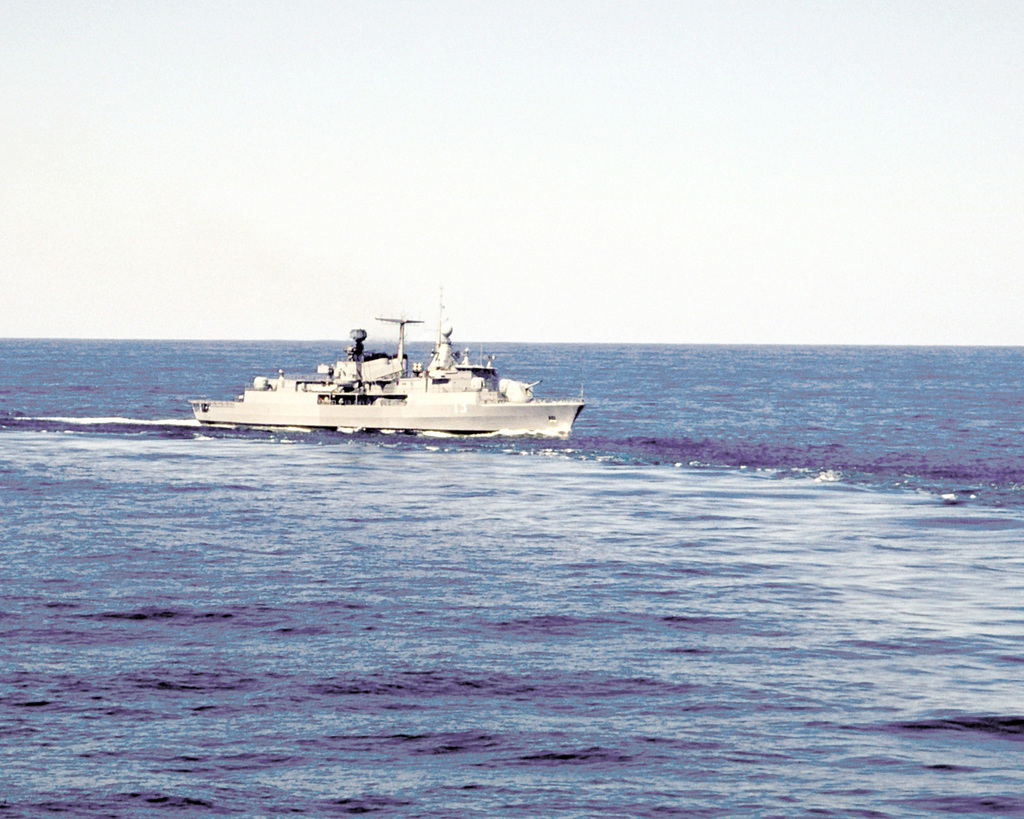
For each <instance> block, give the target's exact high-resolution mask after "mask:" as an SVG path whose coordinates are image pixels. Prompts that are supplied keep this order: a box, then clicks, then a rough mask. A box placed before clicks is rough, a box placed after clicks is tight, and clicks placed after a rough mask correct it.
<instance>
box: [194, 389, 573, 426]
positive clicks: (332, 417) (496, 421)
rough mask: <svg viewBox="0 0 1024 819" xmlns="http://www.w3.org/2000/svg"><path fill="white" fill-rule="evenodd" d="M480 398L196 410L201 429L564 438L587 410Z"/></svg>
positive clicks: (313, 399) (204, 405)
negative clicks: (217, 426) (229, 427)
mask: <svg viewBox="0 0 1024 819" xmlns="http://www.w3.org/2000/svg"><path fill="white" fill-rule="evenodd" d="M275 392H276V391H275ZM477 396H478V399H477V400H474V397H473V396H472V395H470V396H467V395H464V394H458V393H448V394H438V395H437V396H436V397H435V396H430V397H429V398H428V397H427V396H425V395H424V396H421V397H420V399H419V400H416V401H410V400H408V399H406V400H402V399H401V398H394V397H385V396H381V397H380V398H377V399H376V400H374V401H367V403H363V404H359V403H355V402H354V403H352V404H343V403H338V404H335V403H332V402H331V400H330V399H331V398H332V397H333V396H331V395H330V393H311V392H299V391H296V392H295V393H293V394H292V395H291V396H287V398H285V399H284V400H282V398H283V397H282V396H279V395H276V394H274V393H267V392H262V391H257V390H246V392H245V394H244V395H243V396H242V397H241V398H240V399H236V400H234V401H202V400H197V401H193V402H192V410H193V412H194V414H195V417H196V420H197V421H199V423H201V424H225V425H232V426H262V427H305V428H310V429H338V430H372V431H379V430H394V431H399V432H449V433H456V434H461V435H473V434H480V433H488V432H490V433H508V434H514V433H532V434H541V435H559V436H565V435H568V434H569V431H570V429H571V428H572V424H573V422H574V421H575V420H576V416H577V415H579V413H580V411H581V410H582V409H583V402H581V401H578V400H564V401H531V402H529V403H512V402H510V401H502V400H498V399H495V398H490V399H488V397H487V396H479V394H477Z"/></svg>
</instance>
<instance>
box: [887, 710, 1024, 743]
mask: <svg viewBox="0 0 1024 819" xmlns="http://www.w3.org/2000/svg"><path fill="white" fill-rule="evenodd" d="M882 730H887V731H893V732H896V733H902V734H906V735H911V736H912V735H915V734H930V733H934V732H954V733H957V734H965V735H971V734H975V735H984V736H987V737H995V738H998V739H1007V740H1011V741H1014V742H1020V741H1024V716H1016V715H1014V716H1001V715H976V716H975V715H964V716H955V717H941V718H936V719H923V720H912V721H906V722H896V723H891V724H888V725H886V726H884V727H883V729H882Z"/></svg>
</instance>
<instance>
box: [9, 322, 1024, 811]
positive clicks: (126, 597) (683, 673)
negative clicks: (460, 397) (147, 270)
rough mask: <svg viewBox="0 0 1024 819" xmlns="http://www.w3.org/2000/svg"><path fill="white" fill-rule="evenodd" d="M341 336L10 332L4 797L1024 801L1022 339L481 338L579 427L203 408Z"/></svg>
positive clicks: (286, 802) (324, 806)
mask: <svg viewBox="0 0 1024 819" xmlns="http://www.w3.org/2000/svg"><path fill="white" fill-rule="evenodd" d="M340 346H341V345H334V344H329V343H323V344H317V343H252V342H245V343H243V342H230V343H229V342H191V343H184V342H139V341H132V342H100V341H80V342H76V341H64V340H61V341H36V340H32V341H29V340H3V341H0V349H2V352H3V360H4V362H5V366H4V371H3V374H2V375H0V491H2V495H0V500H2V504H3V511H2V513H0V514H2V516H3V517H2V527H0V817H38V816H51V815H62V816H69V817H93V816H113V817H162V816H170V815H174V816H248V817H261V816H281V815H286V814H292V815H300V816H345V815H354V814H361V813H370V814H373V815H379V816H453V817H476V816H479V817H483V816H502V817H503V816H510V817H511V816H559V817H562V816H564V817H589V816H616V817H661V816H687V817H690V816H696V817H702V816H727V817H732V816H759V817H769V816H780V817H791V816H815V817H853V816H857V817H861V816H873V817H905V816H937V815H938V816H1024V400H1022V397H1021V395H1022V379H1024V350H1022V349H1017V348H1005V349H998V348H984V349H925V348H838V347H837V348H808V347H802V348H801V347H794V348H778V347H776V348H773V347H768V348H754V347H735V348H730V347H682V346H680V347H667V348H661V347H653V346H651V347H648V346H625V347H619V346H615V345H581V346H573V345H488V347H487V348H486V349H487V350H489V351H492V352H493V351H497V352H498V354H499V355H498V358H497V361H496V363H497V365H498V366H499V368H500V369H502V370H503V372H507V374H509V375H511V376H513V377H518V378H521V379H522V380H526V381H534V380H537V379H543V382H542V384H541V385H540V386H539V387H538V388H537V392H538V394H544V395H566V394H575V393H576V392H578V391H579V389H580V387H581V385H582V387H583V389H584V393H585V396H586V400H587V407H586V409H585V410H584V411H583V414H582V415H581V416H580V418H579V420H578V422H577V425H576V427H575V428H574V430H573V434H572V436H571V437H569V438H568V439H565V440H562V439H550V438H533V437H481V438H456V437H437V436H405V435H371V434H344V433H336V432H311V431H303V430H279V431H273V430H240V429H239V430H235V429H214V428H200V427H198V426H197V425H195V424H194V423H193V422H192V421H191V420H190V414H189V409H188V406H187V403H186V399H188V398H198V397H208V398H228V397H231V396H232V395H234V394H235V393H237V392H239V391H240V389H241V387H242V385H243V384H244V383H245V382H247V381H249V380H250V379H251V378H252V377H253V375H257V374H268V373H274V372H276V370H277V368H278V367H282V368H284V369H286V370H306V369H309V367H310V365H311V364H315V363H317V362H318V361H320V360H329V359H331V358H332V357H334V356H335V355H336V354H337V351H338V348H339V347H340ZM416 352H417V351H415V350H414V351H413V355H412V357H413V359H415V358H416ZM419 352H420V355H422V351H419Z"/></svg>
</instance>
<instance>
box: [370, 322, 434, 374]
mask: <svg viewBox="0 0 1024 819" xmlns="http://www.w3.org/2000/svg"><path fill="white" fill-rule="evenodd" d="M377 321H383V322H386V323H388V324H397V325H398V352H397V353H395V358H397V359H398V366H399V367H401V368H402V375H405V325H406V324H422V323H423V322H422V321H420V320H419V319H410V318H385V317H383V316H377Z"/></svg>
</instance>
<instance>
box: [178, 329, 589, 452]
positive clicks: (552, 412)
mask: <svg viewBox="0 0 1024 819" xmlns="http://www.w3.org/2000/svg"><path fill="white" fill-rule="evenodd" d="M377 320H378V321H382V322H387V323H391V324H397V325H398V350H397V352H396V353H395V355H393V356H392V355H388V354H387V353H375V352H368V351H367V350H366V349H365V348H364V346H363V342H364V341H366V331H365V330H353V331H352V333H351V338H352V341H353V344H352V345H351V346H349V347H347V348H346V350H345V358H342V359H339V360H338V361H335V362H334V363H329V364H321V365H320V366H319V367H317V371H316V373H315V374H310V375H286V374H285V373H284V371H282V370H278V374H277V377H276V378H273V377H271V378H267V377H264V376H258V377H256V378H255V379H254V380H253V382H252V386H250V387H247V388H246V389H245V392H244V393H243V394H242V395H240V396H238V397H237V398H236V399H234V400H233V401H211V400H207V399H195V400H191V401H190V402H189V403H190V404H191V405H192V412H193V413H194V414H195V417H196V420H197V421H199V423H201V424H228V425H245V426H260V427H310V428H327V429H337V430H342V431H347V430H368V431H380V430H386V431H396V432H447V433H455V434H479V433H488V432H489V433H508V434H514V433H533V434H545V435H557V436H562V437H565V436H567V435H568V434H569V430H570V429H571V428H572V424H573V421H575V420H576V416H578V415H579V414H580V411H581V410H582V409H583V406H584V404H583V391H582V389H581V390H580V395H579V396H578V397H576V398H571V399H549V400H540V399H535V398H534V396H533V388H534V387H535V386H536V385H537V384H538V383H540V382H534V383H533V384H527V383H524V382H522V381H514V380H512V379H508V378H499V377H498V373H497V371H496V370H495V368H494V356H490V357H488V358H486V359H481V360H478V361H476V362H475V363H474V362H472V361H470V355H469V351H468V350H466V351H464V352H461V353H460V352H458V351H454V350H453V349H452V341H451V336H452V329H451V327H443V326H442V325H441V324H440V323H439V325H438V331H437V341H436V343H435V345H434V349H433V351H432V353H431V358H430V363H429V364H427V366H426V367H423V366H422V364H419V363H416V364H412V366H411V367H410V366H409V362H408V357H407V356H406V354H405V328H406V325H408V324H422V322H420V321H416V320H413V319H406V318H380V317H378V319H377Z"/></svg>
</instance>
